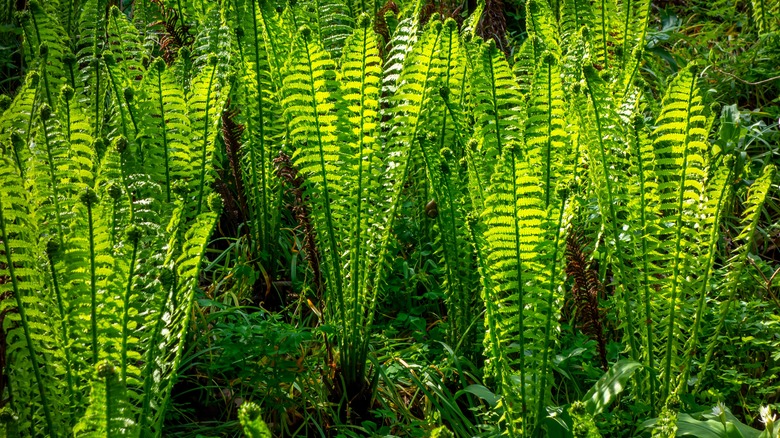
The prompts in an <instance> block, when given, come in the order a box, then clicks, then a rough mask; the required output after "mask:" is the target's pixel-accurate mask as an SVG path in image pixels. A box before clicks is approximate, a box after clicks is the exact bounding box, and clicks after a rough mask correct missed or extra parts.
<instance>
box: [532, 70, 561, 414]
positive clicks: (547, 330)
mask: <svg viewBox="0 0 780 438" xmlns="http://www.w3.org/2000/svg"><path fill="white" fill-rule="evenodd" d="M548 86H549V85H548ZM546 197H548V198H549V194H547V195H546ZM566 201H567V198H566V197H564V198H563V199H562V200H561V206H560V212H559V213H558V221H557V223H556V229H555V242H554V244H555V248H554V249H553V253H552V259H551V261H550V277H549V283H550V288H549V290H548V291H547V303H546V304H547V309H546V310H547V315H546V318H545V322H544V342H543V344H542V345H543V348H544V351H543V352H542V368H541V374H542V378H541V381H540V383H539V388H538V389H539V395H538V397H537V399H536V415H537V417H536V418H537V421H538V419H539V418H544V417H545V415H544V414H545V412H544V408H545V403H544V395H545V394H544V392H545V391H546V390H547V374H548V371H547V362H548V360H549V357H550V339H551V338H552V319H553V313H554V312H553V311H552V307H553V301H554V299H555V287H556V286H557V283H556V281H555V279H556V278H557V275H558V273H557V270H558V250H559V248H560V243H559V242H560V238H561V234H563V233H565V230H562V228H563V214H564V212H565V210H566Z"/></svg>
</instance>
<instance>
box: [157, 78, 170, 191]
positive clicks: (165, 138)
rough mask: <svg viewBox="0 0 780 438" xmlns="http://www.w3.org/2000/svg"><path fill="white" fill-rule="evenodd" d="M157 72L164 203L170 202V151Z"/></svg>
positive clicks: (160, 83)
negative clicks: (163, 169)
mask: <svg viewBox="0 0 780 438" xmlns="http://www.w3.org/2000/svg"><path fill="white" fill-rule="evenodd" d="M155 71H156V72H157V95H158V96H159V97H160V98H159V104H160V131H161V132H162V142H163V163H164V165H165V201H166V202H168V203H170V202H171V165H170V150H169V147H168V127H167V126H166V125H167V122H166V121H165V103H164V102H163V89H162V72H160V71H159V70H157V69H155Z"/></svg>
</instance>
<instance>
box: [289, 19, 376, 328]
mask: <svg viewBox="0 0 780 438" xmlns="http://www.w3.org/2000/svg"><path fill="white" fill-rule="evenodd" d="M287 69H288V72H287V75H286V77H285V80H284V89H285V93H284V94H285V99H284V101H283V102H282V105H283V106H284V107H285V109H286V113H287V118H288V119H289V120H290V124H289V135H290V139H291V140H292V142H293V147H294V148H295V152H294V154H293V159H294V160H295V164H296V166H297V167H298V169H299V171H300V172H301V173H302V174H303V175H304V176H305V178H306V182H307V185H308V188H307V192H309V193H310V195H309V196H310V199H311V212H312V216H313V218H314V226H315V230H316V231H317V238H318V248H319V251H320V254H321V257H322V260H323V262H324V263H323V264H324V268H325V275H326V279H327V281H326V284H327V288H328V291H329V294H330V296H332V297H334V298H335V299H334V300H330V302H329V306H330V308H331V312H332V315H334V317H336V318H337V319H338V320H339V321H341V323H342V327H341V329H342V333H344V334H346V333H347V327H346V323H347V320H346V319H345V318H346V311H347V307H346V302H345V301H344V297H345V294H344V276H343V275H342V273H341V270H342V267H343V263H342V260H341V255H342V253H343V252H344V249H343V247H342V245H344V244H345V243H347V242H349V239H348V233H349V232H350V231H351V230H347V229H342V228H340V227H339V225H341V220H340V219H341V218H347V217H348V214H349V213H348V211H347V210H348V208H349V206H348V205H344V203H343V202H341V201H342V199H344V196H342V194H343V191H344V190H346V189H347V185H346V184H345V183H346V181H344V180H343V175H344V172H342V171H341V168H342V166H345V165H348V164H347V163H346V162H345V156H344V152H345V151H344V150H342V148H341V146H340V143H339V141H338V114H337V111H338V108H337V107H336V105H337V101H338V99H339V97H340V92H339V89H338V84H337V83H336V65H335V63H334V62H333V61H332V60H331V59H330V57H329V55H328V52H326V51H325V49H324V48H323V47H322V46H321V45H320V43H319V42H318V41H317V40H316V39H315V38H314V35H313V33H312V32H311V31H310V30H309V29H308V28H303V29H301V32H300V36H299V37H298V39H297V41H296V44H295V48H294V50H293V54H292V56H291V58H290V63H289V64H288V66H287ZM360 122H362V120H361V121H360ZM359 140H360V139H359ZM335 315H338V316H335Z"/></svg>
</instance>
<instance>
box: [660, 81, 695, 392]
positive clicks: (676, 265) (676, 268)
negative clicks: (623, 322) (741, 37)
mask: <svg viewBox="0 0 780 438" xmlns="http://www.w3.org/2000/svg"><path fill="white" fill-rule="evenodd" d="M695 87H696V81H695V80H691V81H690V86H689V88H688V96H691V97H690V98H689V99H688V102H689V105H690V102H691V99H692V97H693V95H694V92H695V89H696V88H695ZM685 113H686V114H685V128H684V130H683V132H685V133H686V138H685V140H686V144H685V145H684V146H683V156H682V166H681V169H682V179H681V181H680V189H679V192H680V193H679V196H678V198H677V199H678V200H677V203H678V205H677V211H678V215H677V218H676V220H675V244H674V262H673V268H672V295H671V302H670V304H669V322H668V330H667V334H666V357H665V358H664V359H665V361H664V374H663V375H664V387H663V391H662V392H661V399H662V400H666V397H667V396H668V395H669V386H670V385H671V381H672V379H671V375H670V372H671V370H672V346H673V344H674V342H673V341H674V329H675V317H676V316H677V312H676V311H675V310H676V305H677V294H678V290H677V286H678V283H679V278H680V255H681V249H682V230H683V223H682V222H683V211H684V210H683V202H684V201H685V191H686V188H687V185H686V181H687V175H688V153H689V148H688V145H687V140H688V132H689V130H690V127H691V113H692V111H691V110H690V108H688V110H687V111H686V112H685Z"/></svg>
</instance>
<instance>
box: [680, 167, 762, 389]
mask: <svg viewBox="0 0 780 438" xmlns="http://www.w3.org/2000/svg"><path fill="white" fill-rule="evenodd" d="M775 172H776V168H775V167H774V166H772V165H768V166H766V167H764V169H763V170H762V172H761V175H760V176H759V177H758V178H757V179H756V180H755V181H754V182H753V184H751V186H750V192H749V193H748V198H747V200H746V202H745V205H746V208H745V210H744V212H743V217H742V221H741V224H740V225H741V227H742V230H741V231H740V233H739V235H738V236H737V238H736V239H735V240H737V241H739V242H741V243H740V245H739V247H737V249H736V250H735V251H734V256H733V257H732V258H731V260H729V270H728V273H727V275H726V282H725V284H724V286H723V289H724V294H722V295H721V296H723V297H724V298H725V302H722V303H721V304H720V307H721V312H720V317H719V318H718V323H717V325H716V326H715V328H714V331H713V333H712V334H711V335H710V337H709V339H710V342H709V345H708V346H707V354H706V356H705V358H704V363H703V364H702V366H701V371H700V375H699V378H698V381H697V383H696V387H695V388H694V392H697V391H698V390H699V387H700V385H701V382H702V380H703V378H704V376H705V374H706V373H707V371H708V367H709V364H710V362H711V361H712V356H713V354H714V353H715V348H716V347H717V346H718V344H719V341H720V340H721V339H722V338H721V337H720V333H721V331H722V330H723V326H724V324H725V322H726V317H727V316H728V313H729V310H730V308H731V304H732V302H733V301H734V299H735V298H736V296H737V292H738V289H739V283H740V277H741V276H742V272H743V271H744V269H745V266H747V264H748V256H749V254H750V251H751V250H752V249H753V245H754V242H755V238H756V227H757V225H758V220H759V219H760V217H761V212H762V210H763V208H764V203H765V202H766V199H767V196H768V194H769V191H770V189H771V187H772V180H773V178H774V176H775Z"/></svg>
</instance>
